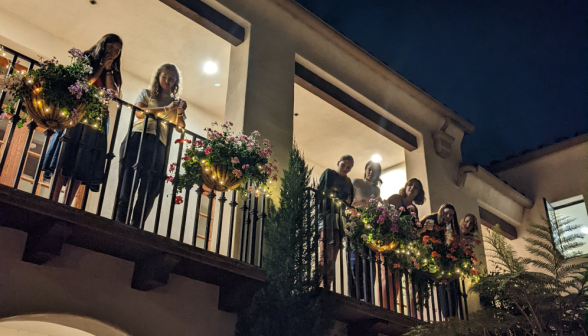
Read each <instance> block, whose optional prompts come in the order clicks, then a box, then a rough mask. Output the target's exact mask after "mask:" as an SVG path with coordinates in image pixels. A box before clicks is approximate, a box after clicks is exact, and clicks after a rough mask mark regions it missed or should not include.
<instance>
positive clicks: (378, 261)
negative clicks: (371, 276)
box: [376, 253, 384, 308]
mask: <svg viewBox="0 0 588 336" xmlns="http://www.w3.org/2000/svg"><path fill="white" fill-rule="evenodd" d="M376 271H377V273H378V279H377V280H378V287H379V288H378V289H379V290H378V299H379V300H380V308H384V298H383V295H382V254H380V253H378V254H377V255H376Z"/></svg>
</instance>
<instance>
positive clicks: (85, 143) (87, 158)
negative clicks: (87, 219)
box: [43, 34, 123, 204]
mask: <svg viewBox="0 0 588 336" xmlns="http://www.w3.org/2000/svg"><path fill="white" fill-rule="evenodd" d="M122 45H123V44H122V40H121V38H120V37H118V35H115V34H108V35H105V36H103V37H102V38H101V39H100V41H98V43H96V44H95V45H94V46H93V47H92V48H90V49H89V50H87V51H85V52H84V54H85V55H86V56H88V58H89V59H90V65H91V66H92V69H93V72H92V74H90V75H89V78H88V83H89V84H90V85H93V86H95V87H101V88H102V87H103V88H106V89H111V90H114V91H115V92H117V93H118V92H120V87H121V85H122V76H121V72H120V59H121V52H122ZM108 122H109V120H108V118H105V120H103V131H102V132H101V131H99V130H96V129H95V128H93V127H92V126H90V125H86V124H83V123H79V124H77V125H76V126H75V127H73V128H70V129H68V130H67V135H68V137H69V141H68V142H67V143H66V146H65V151H64V153H63V164H62V167H61V171H59V172H57V173H56V174H55V168H56V166H57V160H58V158H59V152H60V150H61V143H60V141H59V140H60V138H61V137H62V136H63V135H64V134H65V131H60V132H56V133H55V134H54V135H53V137H52V139H51V143H50V144H49V148H48V149H47V153H46V154H45V158H44V160H43V170H44V174H43V176H44V177H45V178H50V177H51V175H53V174H55V176H54V178H56V179H57V180H56V188H55V192H54V193H53V195H51V199H52V200H54V201H56V202H57V201H59V195H60V193H61V188H62V187H63V186H64V185H65V184H66V183H68V182H69V183H73V185H72V186H71V188H72V192H71V193H69V198H68V199H66V200H65V201H64V203H65V204H71V203H72V202H73V198H74V197H75V195H76V193H77V190H78V188H79V187H80V185H81V184H84V185H86V186H87V187H88V188H90V190H92V191H99V190H100V184H102V182H103V180H104V166H105V163H106V151H107V148H106V142H107V136H108ZM66 196H67V195H66Z"/></svg>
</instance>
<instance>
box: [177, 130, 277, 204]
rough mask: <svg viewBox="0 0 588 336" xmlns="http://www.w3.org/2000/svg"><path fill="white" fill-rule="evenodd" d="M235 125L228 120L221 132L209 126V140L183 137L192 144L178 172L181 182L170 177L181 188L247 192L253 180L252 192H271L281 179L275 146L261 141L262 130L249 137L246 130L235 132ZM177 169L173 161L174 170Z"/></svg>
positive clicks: (185, 153) (186, 151)
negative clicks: (274, 154) (273, 185)
mask: <svg viewBox="0 0 588 336" xmlns="http://www.w3.org/2000/svg"><path fill="white" fill-rule="evenodd" d="M212 126H213V127H214V126H218V123H216V122H214V123H212ZM232 126H233V123H232V122H229V121H227V122H225V123H224V124H222V125H221V130H220V131H217V130H215V129H213V128H211V127H208V128H205V129H204V130H205V131H206V133H207V136H206V139H203V140H196V141H194V143H191V141H190V140H183V142H186V143H188V144H191V145H190V146H188V148H187V149H186V150H185V152H184V157H183V161H184V162H183V163H182V167H183V168H184V169H183V173H181V174H178V180H177V181H175V180H174V177H169V178H168V181H170V182H174V183H175V185H176V187H177V188H178V189H179V190H180V191H181V190H182V189H183V188H191V187H192V186H194V185H195V184H197V185H205V186H206V187H208V188H210V189H213V190H217V191H221V192H224V191H231V190H235V189H240V190H241V191H245V189H246V185H247V182H248V181H250V182H251V185H250V187H249V189H250V191H252V192H256V193H258V194H259V193H267V192H268V184H269V183H272V182H275V181H277V180H278V167H277V166H276V165H275V164H277V163H278V161H277V160H273V162H270V157H271V155H272V150H271V147H272V146H271V145H270V142H269V140H267V139H265V140H263V142H262V143H260V142H259V141H258V140H257V139H258V138H259V136H260V133H259V132H258V131H254V132H253V133H251V135H249V136H248V135H245V134H243V133H239V134H238V135H235V134H234V132H232V131H231V127H232ZM181 141H182V140H177V141H176V143H178V142H181ZM176 168H177V167H176V165H175V163H172V165H171V167H170V172H173V171H174V170H175V169H176Z"/></svg>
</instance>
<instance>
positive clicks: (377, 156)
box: [372, 154, 382, 162]
mask: <svg viewBox="0 0 588 336" xmlns="http://www.w3.org/2000/svg"><path fill="white" fill-rule="evenodd" d="M372 162H382V157H381V156H380V155H378V154H374V155H372Z"/></svg>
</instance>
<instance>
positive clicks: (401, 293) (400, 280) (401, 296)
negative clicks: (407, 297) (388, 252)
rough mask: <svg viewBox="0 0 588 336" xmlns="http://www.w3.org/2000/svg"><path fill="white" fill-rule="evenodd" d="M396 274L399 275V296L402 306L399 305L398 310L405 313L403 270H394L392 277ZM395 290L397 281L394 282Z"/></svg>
mask: <svg viewBox="0 0 588 336" xmlns="http://www.w3.org/2000/svg"><path fill="white" fill-rule="evenodd" d="M399 273H400V274H399ZM396 275H397V276H398V290H399V292H398V297H399V299H400V307H398V310H399V311H400V314H404V293H403V292H402V272H398V271H396V270H394V273H393V274H392V277H395V276H396ZM394 291H396V283H394ZM394 300H396V295H395V296H394ZM395 305H396V304H395Z"/></svg>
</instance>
